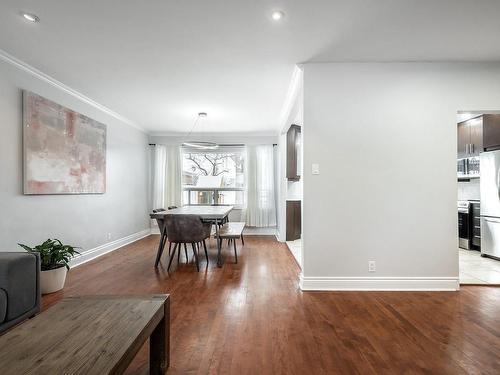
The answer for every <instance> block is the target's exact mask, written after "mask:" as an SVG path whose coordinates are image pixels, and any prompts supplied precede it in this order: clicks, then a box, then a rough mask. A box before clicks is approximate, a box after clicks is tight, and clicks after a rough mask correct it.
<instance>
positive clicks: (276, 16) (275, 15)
mask: <svg viewBox="0 0 500 375" xmlns="http://www.w3.org/2000/svg"><path fill="white" fill-rule="evenodd" d="M271 17H272V19H273V20H275V21H279V20H280V19H282V18H283V17H285V13H283V12H282V11H281V10H275V11H274V12H273V13H272V14H271Z"/></svg>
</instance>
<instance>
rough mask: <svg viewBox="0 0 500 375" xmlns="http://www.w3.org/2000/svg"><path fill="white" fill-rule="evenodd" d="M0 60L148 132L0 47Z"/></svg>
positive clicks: (144, 131)
mask: <svg viewBox="0 0 500 375" xmlns="http://www.w3.org/2000/svg"><path fill="white" fill-rule="evenodd" d="M0 60H3V61H5V62H6V63H8V64H11V65H12V66H14V67H16V68H17V69H20V70H22V71H24V72H26V73H28V74H30V75H32V76H33V77H35V78H37V79H39V80H41V81H43V82H45V83H48V84H49V85H51V86H53V87H56V88H57V89H59V90H61V91H63V92H65V93H66V94H68V95H71V96H73V97H75V98H77V99H78V100H80V101H82V102H84V103H86V104H88V105H90V106H92V107H94V108H96V109H98V110H99V111H101V112H104V113H105V114H107V115H109V116H111V117H114V118H115V119H117V120H119V121H121V122H123V123H125V124H127V125H129V126H132V127H134V128H136V129H138V130H140V131H142V132H143V133H146V134H148V132H147V131H146V130H145V129H144V128H143V127H141V126H140V125H138V124H136V123H135V122H133V121H132V120H129V119H128V118H126V117H125V116H122V115H120V114H119V113H117V112H115V111H113V110H111V109H109V108H108V107H106V106H104V105H102V104H99V103H98V102H96V101H95V100H92V99H90V98H89V97H88V96H85V95H83V94H82V93H80V92H78V91H76V90H74V89H72V88H71V87H69V86H67V85H65V84H64V83H62V82H60V81H58V80H57V79H55V78H53V77H51V76H49V75H48V74H45V73H43V72H42V71H40V70H38V69H36V68H34V67H32V66H31V65H29V64H27V63H25V62H24V61H21V60H19V59H18V58H16V57H14V56H12V55H11V54H9V53H7V52H5V51H4V50H2V49H0Z"/></svg>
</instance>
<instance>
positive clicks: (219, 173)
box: [182, 146, 246, 208]
mask: <svg viewBox="0 0 500 375" xmlns="http://www.w3.org/2000/svg"><path fill="white" fill-rule="evenodd" d="M245 154H246V152H245V148H244V147H243V146H237V147H236V146H220V147H219V148H218V149H217V150H206V151H204V150H197V149H191V148H183V149H182V185H183V201H184V204H191V205H196V204H200V205H201V204H205V205H206V204H228V205H233V206H235V207H239V208H242V207H244V206H245V187H246V185H245Z"/></svg>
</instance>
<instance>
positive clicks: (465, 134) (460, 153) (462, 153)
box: [457, 121, 470, 159]
mask: <svg viewBox="0 0 500 375" xmlns="http://www.w3.org/2000/svg"><path fill="white" fill-rule="evenodd" d="M457 141H458V142H457V157H458V159H464V158H466V157H468V152H469V141H470V132H469V127H468V125H467V121H465V122H461V123H459V124H458V126H457Z"/></svg>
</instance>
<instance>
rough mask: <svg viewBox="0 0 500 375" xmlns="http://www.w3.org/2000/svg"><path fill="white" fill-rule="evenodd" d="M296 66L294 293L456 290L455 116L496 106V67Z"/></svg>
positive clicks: (499, 90)
mask: <svg viewBox="0 0 500 375" xmlns="http://www.w3.org/2000/svg"><path fill="white" fill-rule="evenodd" d="M304 70H305V71H304V124H305V132H304V159H305V160H304V170H305V173H304V220H303V224H304V228H303V246H304V265H303V275H302V278H301V286H302V288H304V289H453V288H455V287H457V285H458V281H457V280H458V252H457V213H456V199H457V180H456V141H457V138H456V115H457V111H458V110H479V111H481V110H485V111H487V110H494V109H499V108H500V64H479V63H475V64H474V63H455V64H454V63H394V64H391V63H386V64H376V63H373V64H371V63H359V64H357V63H337V64H336V63H331V64H305V65H304ZM312 163H320V172H321V174H320V175H315V176H313V175H311V164H312ZM369 260H375V261H376V266H377V270H376V272H375V273H369V272H368V261H369Z"/></svg>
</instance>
